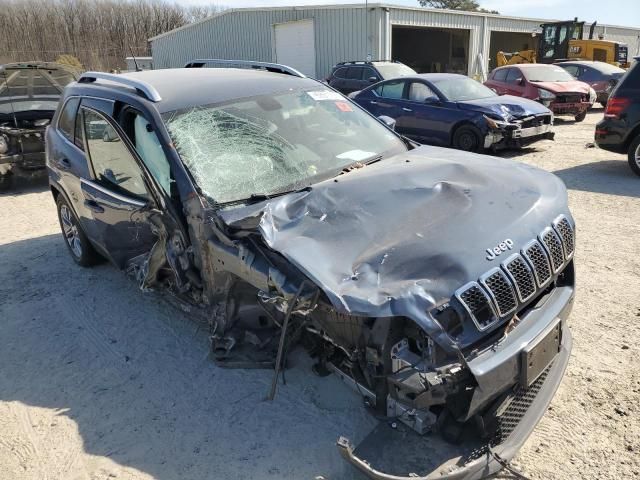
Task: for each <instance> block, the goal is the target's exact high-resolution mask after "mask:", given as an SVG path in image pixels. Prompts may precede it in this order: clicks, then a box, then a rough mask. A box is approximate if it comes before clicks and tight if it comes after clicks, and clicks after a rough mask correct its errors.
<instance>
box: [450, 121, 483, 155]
mask: <svg viewBox="0 0 640 480" xmlns="http://www.w3.org/2000/svg"><path fill="white" fill-rule="evenodd" d="M451 144H452V145H453V148H457V149H458V150H463V151H465V152H476V153H481V152H482V151H483V150H484V142H483V141H482V132H480V129H479V128H477V127H474V126H473V125H462V126H461V127H458V128H457V129H456V131H455V132H453V139H452V141H451Z"/></svg>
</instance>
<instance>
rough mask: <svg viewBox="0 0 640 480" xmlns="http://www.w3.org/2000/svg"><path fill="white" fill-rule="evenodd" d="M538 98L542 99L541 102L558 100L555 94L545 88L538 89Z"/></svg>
mask: <svg viewBox="0 0 640 480" xmlns="http://www.w3.org/2000/svg"><path fill="white" fill-rule="evenodd" d="M538 96H539V97H540V100H553V99H554V98H556V96H555V95H554V94H553V93H551V92H550V91H549V90H545V89H544V88H539V89H538Z"/></svg>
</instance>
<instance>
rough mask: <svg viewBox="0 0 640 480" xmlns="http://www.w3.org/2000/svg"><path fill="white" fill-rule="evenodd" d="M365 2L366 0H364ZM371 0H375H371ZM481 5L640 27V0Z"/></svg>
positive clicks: (245, 3) (397, 0) (231, 0)
mask: <svg viewBox="0 0 640 480" xmlns="http://www.w3.org/2000/svg"><path fill="white" fill-rule="evenodd" d="M174 1H176V2H177V3H181V4H183V5H206V4H211V3H214V4H217V5H225V6H228V7H231V8H243V7H276V6H290V5H318V4H320V5H328V4H335V3H358V2H357V1H355V0H213V1H211V0H174ZM363 3H364V2H363ZM370 3H375V0H372V1H371V2H370ZM379 3H393V4H398V5H410V6H418V2H417V0H386V1H383V0H381V1H380V2H379ZM480 5H481V6H482V7H484V8H488V9H491V10H498V11H499V12H500V13H502V14H503V15H513V16H519V17H533V18H545V19H546V18H549V19H558V20H571V19H573V18H574V17H576V16H577V17H578V18H579V19H580V20H585V21H587V22H592V21H593V20H596V21H598V23H608V24H611V25H625V26H630V27H640V0H609V1H607V0H579V1H576V0H480Z"/></svg>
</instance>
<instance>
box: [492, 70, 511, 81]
mask: <svg viewBox="0 0 640 480" xmlns="http://www.w3.org/2000/svg"><path fill="white" fill-rule="evenodd" d="M509 70H512V69H511V68H501V69H500V70H496V71H495V72H494V73H493V79H494V80H495V81H496V82H504V81H506V79H507V72H508V71H509Z"/></svg>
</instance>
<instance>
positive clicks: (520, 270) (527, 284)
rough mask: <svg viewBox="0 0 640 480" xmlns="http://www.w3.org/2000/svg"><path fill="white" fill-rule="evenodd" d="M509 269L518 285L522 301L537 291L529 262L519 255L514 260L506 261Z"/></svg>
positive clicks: (517, 288)
mask: <svg viewBox="0 0 640 480" xmlns="http://www.w3.org/2000/svg"><path fill="white" fill-rule="evenodd" d="M506 267H507V271H508V272H509V274H510V275H511V279H512V280H513V282H514V283H515V285H516V290H517V291H518V297H519V298H520V301H521V302H526V301H527V300H529V299H530V298H531V297H532V296H533V294H534V293H536V284H535V281H534V279H533V272H532V271H531V269H530V268H529V265H527V262H525V261H524V259H523V258H522V257H521V256H520V255H518V256H517V257H515V258H514V259H513V260H509V261H508V262H507V263H506Z"/></svg>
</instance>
